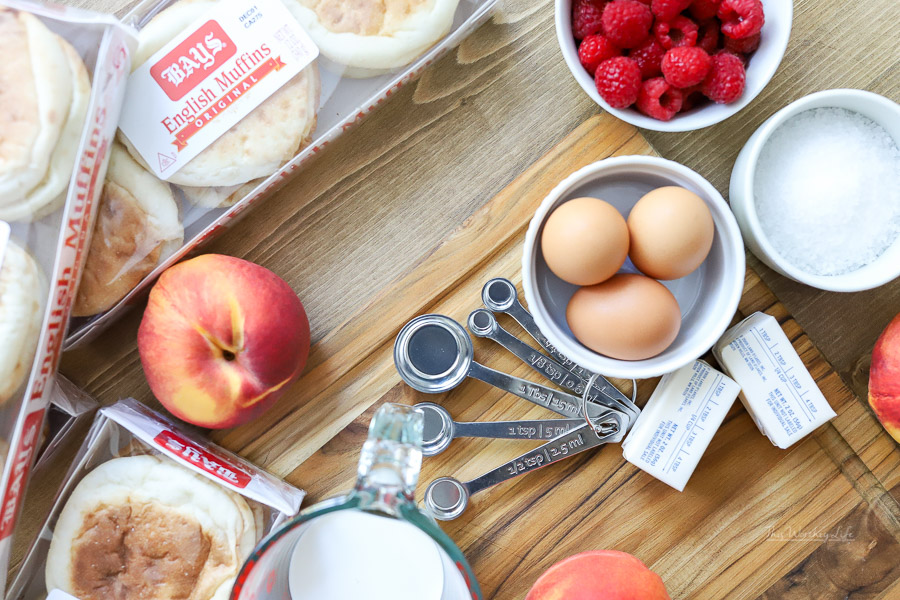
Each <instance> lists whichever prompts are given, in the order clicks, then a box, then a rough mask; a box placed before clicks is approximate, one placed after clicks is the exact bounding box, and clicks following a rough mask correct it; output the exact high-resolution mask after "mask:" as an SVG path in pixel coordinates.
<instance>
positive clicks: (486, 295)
mask: <svg viewBox="0 0 900 600" xmlns="http://www.w3.org/2000/svg"><path fill="white" fill-rule="evenodd" d="M481 300H482V302H484V305H485V306H486V307H487V309H488V310H490V311H491V312H495V313H498V312H501V313H506V314H508V315H509V316H511V317H512V318H513V319H515V320H516V322H517V323H518V324H519V325H521V326H522V329H524V330H525V331H526V332H527V333H528V335H530V336H531V337H532V338H534V341H536V342H537V343H538V344H539V345H540V346H541V348H543V349H544V350H545V351H546V352H547V354H549V355H550V357H551V358H553V359H554V360H556V362H558V363H559V365H560V366H561V367H562V368H563V369H565V370H566V371H569V372H570V373H571V374H572V375H575V376H576V377H580V378H581V379H583V380H584V381H587V380H588V379H590V378H591V375H593V373H591V372H590V371H588V370H587V369H585V368H584V367H581V366H579V365H578V364H576V363H575V362H574V361H573V360H571V359H570V358H569V357H567V356H566V355H565V354H563V353H562V352H560V351H559V350H557V348H556V346H554V345H553V344H551V343H550V340H548V339H547V336H545V335H544V334H543V333H541V330H540V328H539V327H538V326H537V323H535V321H534V317H532V316H531V313H530V312H528V309H526V308H525V307H524V306H522V303H521V302H520V301H519V292H518V290H517V289H516V286H515V284H513V282H512V281H510V280H509V279H505V278H503V277H495V278H494V279H491V280H490V281H488V282H487V283H485V284H484V287H483V288H482V289H481ZM632 382H633V383H634V386H635V389H636V388H637V382H636V381H634V380H633V379H632ZM595 387H596V388H597V391H599V392H601V393H603V394H606V395H607V396H609V397H610V398H612V399H613V400H616V401H618V402H619V403H620V404H622V405H623V406H625V407H627V408H628V409H629V410H628V411H626V412H629V413H633V415H634V416H636V415H637V414H638V412H639V409H638V407H637V406H636V405H635V404H634V402H633V401H632V400H631V399H629V398H628V396H626V395H625V394H623V393H622V392H621V391H620V390H619V389H618V388H617V387H616V386H614V385H613V384H612V383H610V382H609V381H607V380H606V378H604V377H598V378H597V384H595ZM632 420H634V419H633V418H632Z"/></svg>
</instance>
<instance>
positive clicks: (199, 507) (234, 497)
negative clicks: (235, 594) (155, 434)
mask: <svg viewBox="0 0 900 600" xmlns="http://www.w3.org/2000/svg"><path fill="white" fill-rule="evenodd" d="M261 536H262V531H260V530H259V529H258V527H257V524H256V519H255V517H254V515H253V511H252V510H251V509H250V506H249V505H248V504H247V501H246V500H245V499H244V498H243V497H242V496H240V495H238V494H235V493H234V492H232V491H230V490H228V489H226V488H224V487H222V486H219V485H216V484H215V483H213V482H212V481H209V480H208V479H206V478H205V477H202V476H200V475H198V474H196V473H193V472H191V471H189V470H188V469H186V468H184V467H182V466H180V465H178V464H176V463H175V462H173V461H170V460H168V459H165V458H158V457H156V456H148V455H144V456H129V457H125V458H115V459H112V460H110V461H107V462H105V463H103V464H101V465H100V466H98V467H96V468H95V469H94V470H93V471H91V472H90V473H88V474H87V475H86V476H85V477H84V479H82V480H81V481H80V482H79V483H78V485H77V486H76V487H75V489H74V490H73V491H72V494H71V496H69V499H68V500H67V501H66V504H65V506H64V507H63V509H62V512H61V513H60V516H59V520H58V521H57V523H56V528H55V530H54V531H53V538H52V540H51V542H50V550H49V551H48V553H47V566H46V571H45V579H46V584H47V589H48V590H52V589H60V590H62V591H64V592H67V593H69V594H71V595H73V596H75V597H76V598H79V600H108V599H110V598H114V599H115V600H171V599H172V598H178V599H179V600H211V599H213V598H215V599H218V598H227V597H228V594H229V593H230V591H231V587H232V585H233V583H234V578H235V577H236V576H237V573H238V571H239V570H240V567H241V565H242V564H243V562H244V560H245V559H246V558H247V556H249V554H250V552H251V551H252V550H253V547H254V545H255V544H256V542H257V540H258V539H259V538H260V537H261Z"/></svg>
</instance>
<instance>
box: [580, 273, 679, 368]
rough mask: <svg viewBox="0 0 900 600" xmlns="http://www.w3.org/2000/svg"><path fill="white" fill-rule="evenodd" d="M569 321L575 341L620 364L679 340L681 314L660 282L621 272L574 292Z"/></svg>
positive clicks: (648, 354) (651, 355)
mask: <svg viewBox="0 0 900 600" xmlns="http://www.w3.org/2000/svg"><path fill="white" fill-rule="evenodd" d="M566 320H567V321H568V323H569V328H570V329H571V330H572V333H573V334H574V335H575V338H576V339H577V340H578V341H579V342H581V343H582V344H584V345H585V346H587V347H588V348H590V349H591V350H593V351H594V352H598V353H600V354H603V355H605V356H609V357H611V358H616V359H619V360H643V359H645V358H651V357H653V356H656V355H657V354H659V353H660V352H662V351H663V350H665V349H666V348H668V347H669V346H670V345H671V344H672V342H674V341H675V338H676V337H678V331H679V330H680V329H681V310H680V309H679V307H678V301H677V300H675V296H673V295H672V292H670V291H669V290H668V289H667V288H666V286H664V285H663V284H661V283H660V282H658V281H656V280H655V279H650V278H649V277H645V276H643V275H638V274H635V273H620V274H618V275H615V276H613V277H611V278H610V279H608V280H607V281H604V282H603V283H600V284H597V285H592V286H588V287H583V288H580V289H579V290H578V291H576V292H575V294H574V295H573V296H572V299H571V300H569V305H568V307H567V309H566Z"/></svg>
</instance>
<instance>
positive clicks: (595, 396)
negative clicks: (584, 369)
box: [468, 308, 640, 423]
mask: <svg viewBox="0 0 900 600" xmlns="http://www.w3.org/2000/svg"><path fill="white" fill-rule="evenodd" d="M468 325H469V331H471V332H472V333H473V334H474V335H476V336H478V337H482V338H487V339H489V340H492V341H494V342H497V343H498V344H500V345H501V346H503V347H504V348H506V349H507V350H508V351H509V352H511V353H512V354H513V355H514V356H516V357H518V358H519V360H521V361H522V362H524V363H525V364H526V365H528V366H529V367H531V368H532V369H534V370H535V371H537V372H538V373H540V374H541V375H543V376H544V377H546V378H547V379H549V380H550V381H552V382H553V383H555V384H556V385H558V386H559V387H561V388H563V389H567V390H571V391H573V392H574V393H576V394H579V395H581V394H584V390H585V386H586V385H587V381H585V380H584V379H582V378H581V377H579V376H577V375H574V374H572V373H570V372H569V371H567V370H566V369H565V368H563V366H562V365H560V364H559V363H558V362H556V361H555V360H553V359H552V358H548V357H547V356H546V355H544V354H543V353H541V352H539V351H537V350H535V349H534V348H532V347H531V346H529V345H528V344H526V343H525V342H523V341H522V340H520V339H519V338H517V337H516V336H514V335H513V334H511V333H509V332H508V331H506V330H505V329H503V327H501V326H500V324H499V323H498V322H497V318H496V317H495V316H494V313H492V312H491V311H489V310H485V309H483V308H479V309H478V310H475V311H473V312H472V313H471V314H470V315H469V322H468ZM598 379H599V378H598ZM592 389H593V390H594V391H596V392H597V393H590V392H589V393H588V399H589V400H590V401H591V402H593V403H596V404H601V405H603V406H606V407H608V408H613V409H616V410H623V411H625V412H626V413H627V414H628V416H629V421H630V422H631V423H633V422H634V420H635V419H636V418H637V416H638V414H639V413H640V410H639V409H638V408H637V407H636V406H635V405H634V404H633V403H632V402H630V401H628V400H627V399H626V401H619V400H617V399H616V398H613V397H611V396H610V395H609V394H607V393H605V392H603V391H602V389H598V388H597V386H596V385H595V386H594V388H592Z"/></svg>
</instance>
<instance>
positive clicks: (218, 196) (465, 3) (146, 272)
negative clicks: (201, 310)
mask: <svg viewBox="0 0 900 600" xmlns="http://www.w3.org/2000/svg"><path fill="white" fill-rule="evenodd" d="M217 1H218V2H225V1H229V2H235V1H237V2H239V1H240V0H217ZM284 1H285V2H298V1H299V0H284ZM498 1H499V0H458V3H453V4H455V9H454V10H453V14H452V23H451V24H450V28H449V31H447V33H445V34H444V35H443V36H442V37H440V38H439V39H438V41H437V42H436V43H434V44H433V45H430V46H428V47H425V48H423V49H421V50H420V52H419V53H418V54H416V55H413V56H412V57H411V62H409V63H408V64H404V65H393V66H391V67H390V68H388V69H374V70H373V69H365V68H358V66H351V67H348V66H347V65H340V64H338V63H337V62H336V60H335V56H333V55H332V50H331V49H330V48H327V47H325V46H322V45H320V46H319V48H318V50H319V55H318V58H317V59H316V60H315V61H314V64H313V66H312V67H308V68H313V69H316V70H317V71H318V76H319V84H320V92H319V98H318V110H317V113H316V119H315V123H314V126H313V128H312V130H311V131H309V133H308V137H307V139H306V140H305V141H304V143H302V145H301V146H300V148H299V149H298V150H296V151H295V152H294V155H293V156H292V157H291V158H289V159H288V160H287V161H286V162H284V164H282V165H281V166H280V167H278V168H277V169H276V170H274V172H271V173H269V174H268V175H263V176H256V177H255V178H252V179H250V180H249V181H244V182H234V181H223V182H220V183H219V184H216V185H211V186H207V187H203V186H193V185H180V184H177V183H168V182H164V183H165V184H166V185H167V186H168V188H169V190H170V192H171V196H172V197H173V198H174V201H175V203H176V204H177V207H178V215H179V219H180V221H181V226H182V228H183V239H181V238H180V237H179V236H178V235H170V236H169V237H168V238H167V239H163V238H165V237H166V236H164V235H163V236H159V237H155V238H153V239H152V240H151V241H150V243H146V244H136V245H135V248H134V249H133V253H134V255H133V257H132V258H131V259H129V260H128V265H129V268H131V267H134V269H133V270H131V272H130V273H128V274H126V275H127V276H128V277H129V279H120V280H118V281H115V282H113V283H111V285H113V286H115V287H117V288H118V289H117V291H116V293H115V294H113V295H112V296H110V297H118V296H120V298H119V299H118V300H116V301H115V302H114V303H112V304H111V305H109V306H108V307H107V306H106V304H105V303H93V306H92V308H91V309H90V310H87V311H86V312H92V311H97V312H96V314H92V315H88V316H82V317H76V318H73V320H72V326H71V328H70V331H69V334H68V336H67V338H66V342H65V348H66V349H69V348H72V347H75V346H76V345H79V344H81V343H84V342H86V341H88V340H90V339H92V338H94V337H95V336H96V335H97V334H99V333H100V332H101V331H102V330H104V329H105V328H106V327H108V326H109V324H110V323H112V322H113V321H114V320H115V319H117V318H118V317H119V316H120V315H121V314H122V313H123V312H124V311H126V310H127V309H128V307H129V306H131V305H132V304H134V303H135V302H137V301H138V300H139V298H140V297H141V296H142V295H143V294H146V292H147V291H148V289H149V287H150V286H151V285H152V283H153V282H154V281H155V280H156V279H157V278H158V277H159V275H160V274H161V273H162V272H163V271H164V270H165V269H167V268H168V267H169V266H171V265H172V264H174V263H176V262H177V261H179V260H181V259H183V258H185V257H186V256H187V255H188V254H190V253H192V252H194V251H195V250H196V249H197V248H198V247H199V246H201V245H202V244H203V243H205V242H207V241H209V240H211V239H212V238H214V237H216V236H218V235H219V234H220V233H222V232H223V231H224V230H226V229H227V228H229V227H230V226H231V225H232V224H234V223H235V222H236V221H237V220H238V218H239V217H241V216H243V215H244V214H246V212H247V211H248V210H249V209H250V208H252V207H254V206H255V205H256V204H258V203H260V201H261V200H263V199H265V198H267V197H268V196H271V195H272V194H273V193H274V192H275V191H276V190H277V189H279V188H280V187H281V186H282V185H283V184H284V183H285V182H286V181H288V180H289V179H290V178H291V177H293V176H294V175H295V174H296V173H297V172H298V171H299V170H300V169H301V167H303V166H305V165H306V164H307V163H308V161H310V159H312V158H313V157H314V156H316V155H317V154H319V153H320V152H321V151H322V150H323V149H324V148H325V147H327V146H328V145H329V144H330V143H331V142H333V141H334V140H336V139H337V138H338V137H340V136H341V135H343V134H344V132H346V131H348V130H349V129H352V128H353V126H354V125H356V124H357V123H359V122H361V121H362V120H363V119H364V118H365V117H366V116H367V115H369V114H370V113H371V112H373V111H374V110H376V108H377V107H378V106H380V105H381V104H383V103H384V102H385V101H386V100H388V99H389V98H390V97H391V96H393V95H396V94H397V93H398V91H399V90H400V89H401V88H402V87H403V86H405V85H408V84H410V83H412V82H414V81H415V80H416V79H417V78H418V77H419V75H420V74H421V73H422V72H423V71H424V69H425V68H427V67H428V66H429V65H431V64H432V63H433V62H435V61H437V60H438V59H439V58H440V57H441V56H443V55H444V54H446V53H447V52H448V51H450V50H452V49H453V48H455V47H456V46H458V45H459V44H460V43H461V42H462V40H463V39H465V38H466V37H467V36H468V35H469V34H470V33H471V32H472V31H473V30H474V29H476V28H477V27H478V26H479V25H481V24H482V23H484V22H485V21H486V20H487V19H488V18H489V17H490V16H491V14H492V12H493V9H494V8H495V6H496V4H497V3H498ZM176 2H177V0H162V1H160V0H144V1H143V2H140V3H139V4H137V5H136V6H135V7H134V8H133V9H131V10H130V12H128V13H127V14H125V15H123V16H122V17H121V18H122V21H123V22H124V23H126V24H128V25H130V26H133V27H135V28H136V29H137V30H141V29H143V28H145V27H146V26H147V25H148V23H149V22H150V21H151V20H152V19H153V18H154V17H155V16H156V15H158V14H160V13H161V12H163V11H165V10H166V9H168V8H170V7H171V6H173V5H175V4H176ZM435 4H440V5H443V6H447V3H446V2H444V1H443V0H440V1H438V2H436V3H435ZM252 5H253V3H250V2H248V6H252ZM214 6H215V5H214ZM213 10H215V8H214V9H213ZM292 13H293V14H294V15H295V16H296V12H295V11H293V10H292ZM298 22H300V25H301V27H303V26H304V22H302V19H300V18H298ZM306 27H309V23H306ZM184 30H186V29H183V30H182V31H184ZM305 30H306V29H305ZM139 35H140V34H139ZM311 37H313V38H315V37H316V36H315V35H312V34H311ZM330 55H331V57H329V56H330ZM141 58H142V57H141V56H139V57H138V58H137V59H136V60H140V59H141ZM276 93H277V92H276ZM244 118H245V119H246V118H247V117H244ZM239 124H240V121H239V122H238V125H239ZM232 129H234V128H232ZM265 132H266V130H262V131H260V132H259V134H260V135H264V134H265ZM118 140H119V141H120V142H124V141H126V138H125V136H124V134H123V132H122V130H119V134H118ZM127 141H128V143H130V140H127ZM133 148H134V147H132V149H133ZM135 152H136V151H135ZM144 166H148V163H146V162H145V164H144ZM148 173H149V171H148ZM178 175H179V172H177V171H176V172H175V173H174V175H173V174H169V175H167V179H168V180H178V181H181V178H180V177H179V176H178ZM157 181H160V182H162V180H161V179H157ZM167 195H168V194H167ZM100 225H102V223H99V225H98V226H100ZM175 233H178V232H175ZM85 291H86V290H85ZM85 304H91V303H87V302H86V303H85ZM101 307H103V308H102V310H98V308H101Z"/></svg>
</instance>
